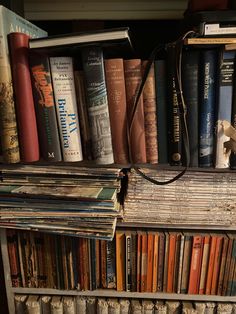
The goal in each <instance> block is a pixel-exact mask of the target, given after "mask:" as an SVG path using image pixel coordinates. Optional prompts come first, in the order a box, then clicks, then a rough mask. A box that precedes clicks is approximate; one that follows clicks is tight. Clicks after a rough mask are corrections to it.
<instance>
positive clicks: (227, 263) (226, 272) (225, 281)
mask: <svg viewBox="0 0 236 314" xmlns="http://www.w3.org/2000/svg"><path fill="white" fill-rule="evenodd" d="M228 236H229V244H228V249H227V254H226V261H225V270H224V278H223V287H222V293H221V295H226V293H227V285H228V278H229V272H230V262H231V254H232V250H233V242H234V239H233V238H232V237H231V236H230V235H228Z"/></svg>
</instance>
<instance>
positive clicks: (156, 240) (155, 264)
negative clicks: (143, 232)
mask: <svg viewBox="0 0 236 314" xmlns="http://www.w3.org/2000/svg"><path fill="white" fill-rule="evenodd" d="M153 242H154V243H153V274H152V292H157V274H158V251H159V236H158V233H157V232H155V233H154V239H153Z"/></svg>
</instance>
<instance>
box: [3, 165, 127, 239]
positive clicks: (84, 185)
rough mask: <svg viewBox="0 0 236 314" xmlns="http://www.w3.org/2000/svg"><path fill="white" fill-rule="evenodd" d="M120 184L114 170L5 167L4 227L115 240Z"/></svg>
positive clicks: (120, 179)
mask: <svg viewBox="0 0 236 314" xmlns="http://www.w3.org/2000/svg"><path fill="white" fill-rule="evenodd" d="M121 181H122V175H121V174H120V171H119V170H118V169H115V168H93V169H91V168H86V167H84V168H83V167H74V166H73V167H70V166H63V167H62V166H50V167H46V166H35V165H34V166H28V165H18V166H15V167H14V168H13V167H11V166H8V167H7V166H4V168H2V169H1V184H0V227H6V228H17V229H28V230H39V231H47V232H54V233H62V234H66V235H73V236H82V237H94V238H100V239H112V238H113V236H114V231H115V226H116V220H117V217H121V216H122V205H121V202H120V198H119V196H120V188H121Z"/></svg>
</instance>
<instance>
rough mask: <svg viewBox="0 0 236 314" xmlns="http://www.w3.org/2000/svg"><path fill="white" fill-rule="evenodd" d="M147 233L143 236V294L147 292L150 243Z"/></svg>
mask: <svg viewBox="0 0 236 314" xmlns="http://www.w3.org/2000/svg"><path fill="white" fill-rule="evenodd" d="M147 240H148V238H147V233H146V232H143V234H142V253H141V292H147V257H148V251H147V250H148V243H147Z"/></svg>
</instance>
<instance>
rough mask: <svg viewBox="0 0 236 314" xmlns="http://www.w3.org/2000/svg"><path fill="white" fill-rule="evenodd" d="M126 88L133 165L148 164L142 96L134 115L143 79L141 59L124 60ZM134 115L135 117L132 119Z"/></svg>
mask: <svg viewBox="0 0 236 314" xmlns="http://www.w3.org/2000/svg"><path fill="white" fill-rule="evenodd" d="M124 70H125V87H126V101H127V117H128V124H129V129H130V132H129V134H128V136H129V145H130V150H131V157H132V160H131V161H132V162H133V163H146V161H147V159H146V143H145V127H144V110H143V96H142V95H141V97H140V100H139V102H138V105H137V109H136V111H135V113H134V115H133V110H134V99H135V96H136V93H137V90H138V87H139V84H140V82H141V79H142V67H141V60H140V59H130V60H124ZM132 115H133V117H132Z"/></svg>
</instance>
